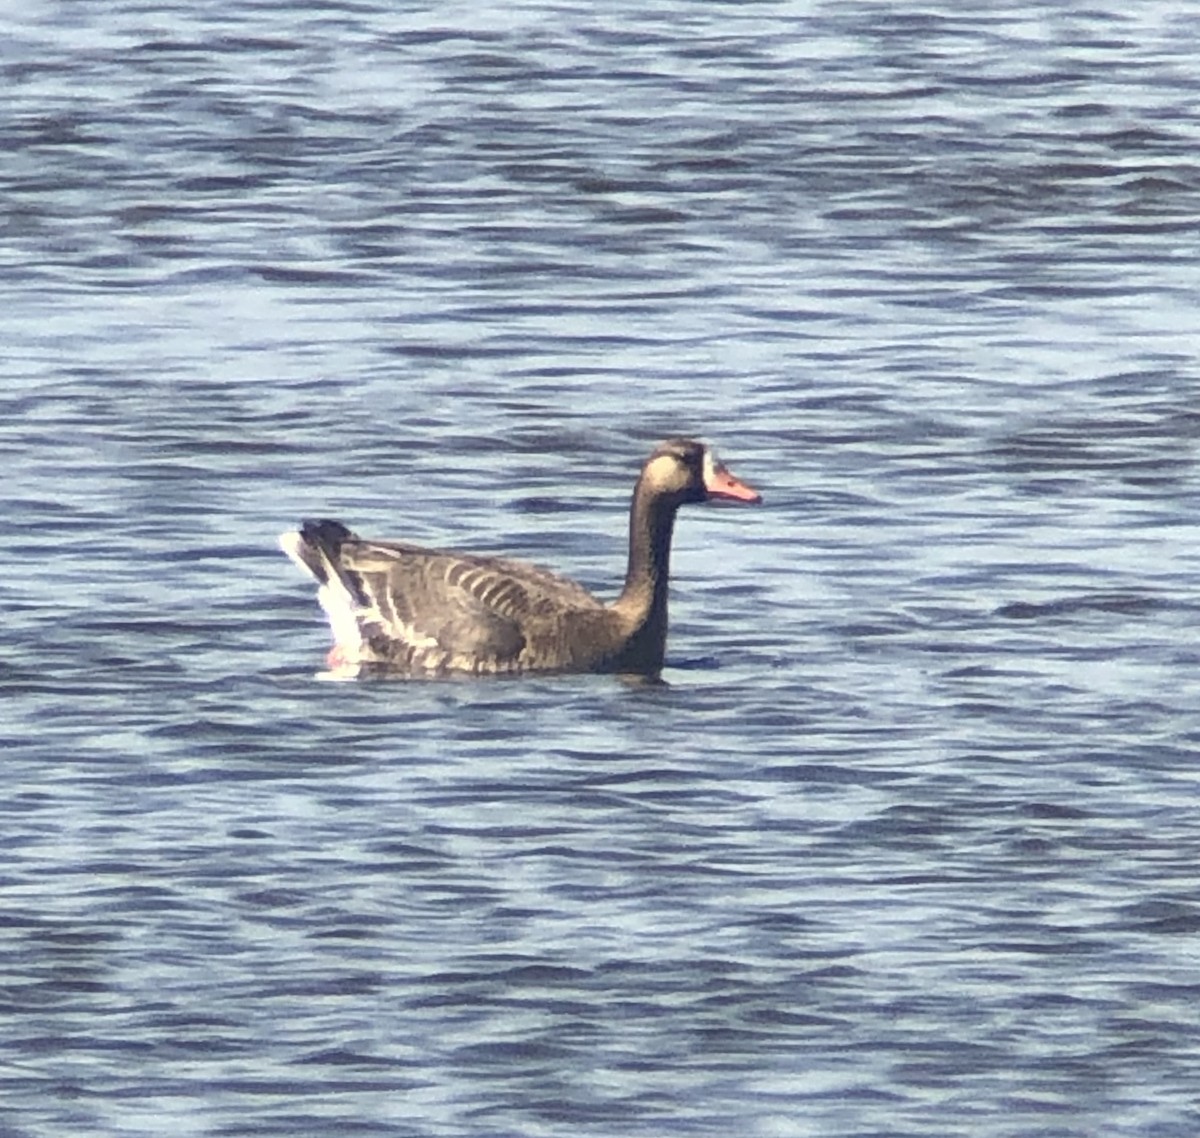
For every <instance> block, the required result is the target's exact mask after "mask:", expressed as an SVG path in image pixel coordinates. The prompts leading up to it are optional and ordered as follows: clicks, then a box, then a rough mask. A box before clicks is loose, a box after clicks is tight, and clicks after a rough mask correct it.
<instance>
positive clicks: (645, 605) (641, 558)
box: [616, 480, 679, 637]
mask: <svg viewBox="0 0 1200 1138" xmlns="http://www.w3.org/2000/svg"><path fill="white" fill-rule="evenodd" d="M678 508H679V503H678V501H677V500H674V499H672V498H669V497H667V496H666V495H662V494H655V493H653V492H652V491H650V489H649V488H648V487H647V486H646V485H645V481H644V480H640V481H639V482H638V484H637V488H636V489H635V490H634V494H633V505H632V506H631V507H630V509H629V567H628V569H627V570H626V572H625V588H624V589H622V590H621V596H620V597H619V598H618V600H617V603H616V607H617V608H619V609H621V610H623V611H624V612H625V614H626V616H627V617H628V618H629V619H630V620H631V621H633V623H635V624H637V625H639V626H651V627H653V628H655V631H656V632H657V634H658V635H661V636H663V637H665V636H666V630H667V586H668V577H669V576H670V570H671V535H672V532H673V530H674V528H675V512H676V510H677V509H678Z"/></svg>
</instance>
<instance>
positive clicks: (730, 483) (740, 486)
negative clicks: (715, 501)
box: [704, 451, 762, 502]
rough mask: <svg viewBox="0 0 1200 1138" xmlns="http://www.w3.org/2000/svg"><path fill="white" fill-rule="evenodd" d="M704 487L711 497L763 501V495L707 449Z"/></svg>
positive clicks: (735, 500)
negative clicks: (729, 469) (736, 476)
mask: <svg viewBox="0 0 1200 1138" xmlns="http://www.w3.org/2000/svg"><path fill="white" fill-rule="evenodd" d="M704 489H705V490H707V491H708V496H709V497H710V498H723V499H725V500H726V501H730V502H761V501H762V495H761V494H760V493H759V492H758V491H757V490H754V489H753V488H751V487H750V486H747V485H746V483H745V482H743V481H742V480H741V479H740V478H735V477H734V476H733V475H732V474H730V473H729V471H728V469H727V468H726V467H725V465H724V464H723V463H722V462H721V461H720V460H719V459H718V458H717V457H716V456H715V455H714V454H713V453H712V451H706V452H705V455H704Z"/></svg>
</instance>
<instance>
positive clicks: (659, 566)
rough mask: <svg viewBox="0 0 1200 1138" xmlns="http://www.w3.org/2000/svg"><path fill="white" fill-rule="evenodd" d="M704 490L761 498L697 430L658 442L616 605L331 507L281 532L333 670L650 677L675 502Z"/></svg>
mask: <svg viewBox="0 0 1200 1138" xmlns="http://www.w3.org/2000/svg"><path fill="white" fill-rule="evenodd" d="M712 499H718V500H725V501H732V502H744V503H757V502H761V501H762V497H761V496H760V495H759V494H758V493H757V492H756V491H755V490H753V489H751V488H750V487H749V486H747V485H746V484H745V483H744V482H742V481H740V480H739V479H737V478H735V477H734V476H733V475H732V474H731V473H730V472H729V470H728V469H727V468H726V467H725V466H724V465H723V464H722V463H721V462H720V461H719V460H718V459H717V456H716V454H715V453H714V451H713V450H712V448H711V447H709V446H707V445H705V444H704V443H702V442H698V441H696V440H695V439H685V438H672V439H668V440H666V442H663V443H661V444H660V445H659V446H658V447H656V448H655V450H654V452H653V453H652V454H651V455H650V457H649V458H648V459H647V460H646V462H645V464H644V465H643V467H642V471H641V474H640V476H639V477H638V480H637V484H636V486H635V487H634V491H633V503H632V506H631V507H630V511H629V562H628V568H627V570H626V573H625V586H624V588H623V589H622V590H621V593H620V596H618V597H617V599H616V600H615V601H613V602H612V603H611V604H603V603H602V602H601V601H599V600H597V599H596V598H595V597H594V596H592V594H591V593H589V592H588V591H587V590H586V589H584V588H583V587H582V586H581V585H578V584H576V583H575V582H574V581H571V580H569V579H568V578H566V577H560V576H559V575H558V574H556V573H552V572H550V571H548V570H546V569H542V568H539V567H537V566H534V565H528V564H526V563H524V562H521V561H512V560H509V559H507V558H501V557H488V556H476V555H472V554H465V553H458V552H453V551H449V550H442V549H429V548H425V547H423V546H419V545H412V544H409V543H408V542H404V541H367V540H364V539H363V538H360V537H358V536H357V535H356V534H354V533H352V532H351V531H350V530H349V529H347V528H346V527H345V526H344V525H342V523H341V522H337V521H330V520H328V519H324V520H319V521H311V520H310V521H305V522H304V523H303V524H302V525H301V527H300V529H299V530H295V531H292V532H289V533H285V534H282V535H281V536H280V538H279V543H280V545H281V547H282V548H283V551H284V553H286V554H287V555H288V557H290V558H291V559H292V560H293V561H294V562H295V563H296V565H297V566H299V568H300V569H301V570H303V571H304V572H305V573H307V574H309V575H311V576H312V577H313V578H315V580H316V581H317V584H318V589H317V599H318V601H319V602H320V605H321V607H322V608H323V609H324V610H325V613H326V615H327V616H328V618H329V623H330V627H331V629H332V631H333V639H334V645H333V648H332V649H331V651H330V653H329V657H328V663H329V667H330V668H331V669H333V670H334V672H335V673H337V674H341V675H357V674H364V673H366V672H375V671H383V672H389V673H397V674H401V675H409V676H436V675H447V674H452V673H469V674H475V675H481V674H502V673H503V674H510V673H526V672H613V673H621V674H628V675H636V676H642V677H647V678H657V677H658V676H659V673H660V672H661V670H662V666H663V656H664V652H665V648H666V640H667V592H668V580H667V578H668V572H669V567H670V556H671V535H672V531H673V529H674V525H675V513H676V511H677V510H678V509H679V507H680V506H682V505H684V504H685V503H688V502H703V501H706V500H712Z"/></svg>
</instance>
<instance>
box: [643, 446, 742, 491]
mask: <svg viewBox="0 0 1200 1138" xmlns="http://www.w3.org/2000/svg"><path fill="white" fill-rule="evenodd" d="M641 482H642V488H643V489H644V490H645V491H646V492H648V493H649V494H650V495H652V496H653V497H655V498H660V499H665V500H667V501H670V502H673V503H675V504H677V505H682V504H683V503H684V502H706V501H708V500H709V499H710V498H713V499H724V500H726V501H732V502H750V503H754V502H761V501H762V495H761V494H759V493H758V492H757V491H756V490H753V489H751V488H750V487H749V486H747V485H746V483H744V482H742V481H741V480H740V479H738V478H735V477H734V476H733V475H732V474H730V472H729V470H728V469H727V468H726V467H725V465H724V464H723V463H722V462H721V461H720V460H719V459H718V458H717V456H716V453H715V452H714V451H713V449H712V447H710V446H707V445H706V444H705V443H702V442H698V441H697V440H695V439H667V441H666V442H664V443H661V444H660V445H659V446H658V447H657V449H656V450H655V451H654V453H653V454H652V455H651V456H650V457H649V458H648V459H647V460H646V465H645V466H644V467H643V468H642V478H641Z"/></svg>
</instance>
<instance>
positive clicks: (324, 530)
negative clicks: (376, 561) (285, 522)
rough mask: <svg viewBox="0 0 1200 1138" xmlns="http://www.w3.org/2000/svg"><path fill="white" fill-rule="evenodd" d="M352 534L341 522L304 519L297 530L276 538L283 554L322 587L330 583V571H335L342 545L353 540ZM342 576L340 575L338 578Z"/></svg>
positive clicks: (323, 519)
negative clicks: (309, 574)
mask: <svg viewBox="0 0 1200 1138" xmlns="http://www.w3.org/2000/svg"><path fill="white" fill-rule="evenodd" d="M353 540H354V534H353V533H352V532H351V531H350V530H348V529H347V528H346V527H345V526H344V525H342V523H341V522H334V521H330V520H329V519H328V518H320V519H317V520H315V521H314V520H313V519H312V518H305V520H304V521H303V522H302V523H301V525H300V529H299V531H298V532H297V531H293V532H292V533H285V534H283V535H282V536H281V537H280V539H279V544H280V545H282V546H283V551H284V552H285V553H286V554H287V555H288V556H289V557H290V558H291V559H292V560H293V561H295V562H296V563H297V564H298V565H299V566H300V567H301V568H303V569H306V570H307V571H308V572H309V573H311V574H312V575H313V576H314V577H315V578H316V579H317V581H318V582H319V583H320V584H322V585H327V584H329V573H330V570H333V571H334V572H336V571H337V570H336V568H335V566H336V565H337V560H338V554H339V553H340V552H341V548H342V544H343V543H344V542H347V541H353ZM340 575H341V574H339V576H340Z"/></svg>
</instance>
